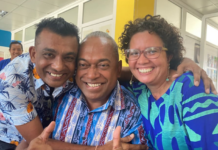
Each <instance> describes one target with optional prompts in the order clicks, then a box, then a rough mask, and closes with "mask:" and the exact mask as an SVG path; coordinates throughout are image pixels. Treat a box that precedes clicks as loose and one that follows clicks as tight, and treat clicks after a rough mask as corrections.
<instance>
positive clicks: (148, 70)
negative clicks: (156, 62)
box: [138, 68, 153, 73]
mask: <svg viewBox="0 0 218 150" xmlns="http://www.w3.org/2000/svg"><path fill="white" fill-rule="evenodd" d="M138 70H139V72H141V73H148V72H151V71H152V70H153V68H148V69H138Z"/></svg>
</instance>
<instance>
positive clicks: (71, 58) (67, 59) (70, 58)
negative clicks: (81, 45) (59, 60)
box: [65, 57, 75, 62]
mask: <svg viewBox="0 0 218 150" xmlns="http://www.w3.org/2000/svg"><path fill="white" fill-rule="evenodd" d="M65 60H66V61H69V62H72V61H75V57H66V58H65Z"/></svg>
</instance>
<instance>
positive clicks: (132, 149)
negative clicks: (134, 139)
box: [122, 143, 149, 150]
mask: <svg viewBox="0 0 218 150" xmlns="http://www.w3.org/2000/svg"><path fill="white" fill-rule="evenodd" d="M122 147H123V149H124V150H125V149H128V150H147V149H149V147H148V146H147V145H138V144H127V143H125V144H123V145H122Z"/></svg>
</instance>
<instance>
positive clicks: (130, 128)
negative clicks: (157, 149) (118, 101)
mask: <svg viewBox="0 0 218 150" xmlns="http://www.w3.org/2000/svg"><path fill="white" fill-rule="evenodd" d="M123 92H124V95H125V97H126V99H125V110H124V111H122V112H121V114H120V118H123V119H119V121H118V124H117V126H121V127H122V129H121V137H126V136H129V135H131V134H134V139H133V140H132V141H131V144H143V145H146V144H147V145H148V146H149V147H150V146H151V144H150V142H149V141H148V138H147V135H146V133H145V130H144V127H143V121H142V116H141V111H140V108H139V106H138V104H137V101H136V99H135V97H134V96H133V95H132V94H130V93H128V92H127V90H126V89H123ZM127 93H128V94H127Z"/></svg>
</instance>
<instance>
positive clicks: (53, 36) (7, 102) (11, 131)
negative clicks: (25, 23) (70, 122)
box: [0, 18, 79, 150]
mask: <svg viewBox="0 0 218 150" xmlns="http://www.w3.org/2000/svg"><path fill="white" fill-rule="evenodd" d="M78 47H79V37H78V30H77V27H76V26H75V25H73V24H70V23H67V22H66V21H64V19H62V18H49V19H44V20H42V21H41V22H40V23H39V24H38V25H37V30H36V34H35V47H31V48H30V50H29V54H23V55H20V56H19V57H16V58H15V59H13V60H12V61H11V63H10V64H8V65H7V66H6V67H5V68H4V69H3V70H2V71H1V72H0V116H1V117H0V149H1V150H5V149H9V148H12V149H13V148H15V146H14V145H18V143H20V142H21V140H22V137H24V138H25V140H26V141H27V142H30V140H32V139H33V138H35V137H37V136H38V135H39V134H40V133H41V132H42V130H43V127H42V125H43V126H47V125H48V123H50V121H51V119H52V110H51V109H52V103H53V99H54V98H56V97H59V96H60V95H61V94H62V93H65V92H66V91H68V90H69V89H71V88H72V86H73V82H72V76H73V74H74V70H75V60H76V56H77V52H78ZM41 123H42V124H41ZM21 135H22V136H21ZM13 144H14V145H13Z"/></svg>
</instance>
